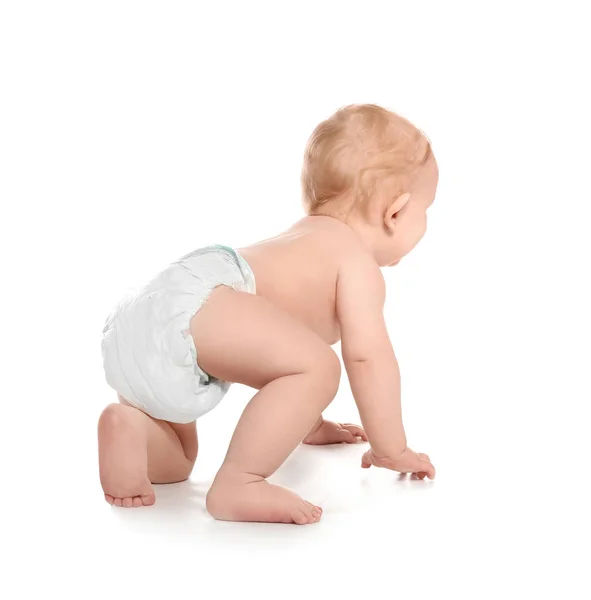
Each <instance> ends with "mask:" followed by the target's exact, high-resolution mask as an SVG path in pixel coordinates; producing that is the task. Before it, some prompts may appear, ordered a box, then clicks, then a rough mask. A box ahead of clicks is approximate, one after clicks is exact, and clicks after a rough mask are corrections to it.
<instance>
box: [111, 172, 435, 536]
mask: <svg viewBox="0 0 591 600" xmlns="http://www.w3.org/2000/svg"><path fill="white" fill-rule="evenodd" d="M436 184H437V169H436V165H435V163H434V161H432V165H430V166H429V168H428V169H426V170H425V174H424V177H423V178H422V180H421V182H420V184H419V185H418V186H417V188H416V190H415V191H414V193H413V194H410V193H408V194H404V195H402V196H397V197H394V198H392V200H391V202H390V203H389V204H387V206H386V210H385V211H382V210H380V212H379V213H378V212H377V211H376V215H377V217H376V215H374V217H372V218H369V219H368V218H366V217H362V216H361V214H358V213H355V212H353V213H352V214H351V216H350V217H349V218H348V219H347V221H346V222H344V221H343V220H341V219H338V218H335V217H333V216H327V215H317V216H308V217H305V218H304V219H302V220H301V221H299V222H298V223H296V224H295V225H294V226H293V227H291V228H290V229H288V230H287V231H286V232H284V233H283V234H281V235H279V236H277V237H275V238H272V239H269V240H265V241H263V242H260V243H258V244H254V245H252V246H248V247H245V248H241V249H239V250H238V251H239V252H240V253H241V255H242V256H243V257H244V258H245V259H246V260H247V262H248V263H249V264H250V266H251V268H252V269H253V271H254V274H255V278H256V283H257V294H256V295H253V294H246V293H242V292H237V291H235V290H232V289H230V288H227V287H223V286H220V287H218V288H216V289H215V290H214V291H213V293H212V294H211V296H210V298H209V299H208V301H207V302H206V303H205V305H204V306H203V307H202V308H201V310H199V311H198V312H197V313H196V314H195V315H194V317H193V318H192V320H191V323H190V331H191V335H192V337H193V340H194V342H195V346H196V348H197V355H198V361H199V365H200V366H201V368H202V369H204V370H205V371H206V372H208V373H210V374H211V375H212V376H214V377H217V378H219V379H222V380H226V381H233V382H237V383H243V384H245V385H247V386H250V387H252V388H254V389H256V390H258V392H257V393H256V394H255V395H254V397H253V398H252V400H251V401H250V403H249V404H248V405H247V407H246V409H245V410H244V413H243V414H242V417H241V419H240V421H239V422H238V425H237V427H236V430H235V432H234V435H233V437H232V440H231V443H230V446H229V449H228V452H227V455H226V458H225V460H224V463H223V465H222V467H221V468H220V470H219V472H218V474H217V476H216V478H215V480H214V482H213V485H212V487H211V489H210V491H209V493H208V495H207V508H208V511H209V512H210V514H211V515H212V516H214V517H215V518H217V519H221V520H231V521H267V522H284V523H296V524H302V525H303V524H310V523H314V522H317V521H318V520H320V518H321V515H322V509H321V508H320V507H318V506H316V505H314V504H312V503H310V502H307V501H306V500H303V499H302V498H300V497H299V496H297V494H295V493H294V492H292V491H291V490H287V489H285V488H283V487H280V486H276V485H272V484H270V483H268V482H267V481H266V479H267V478H268V477H270V476H271V475H272V474H273V473H274V472H275V471H276V470H277V469H278V468H279V467H280V466H281V465H282V464H283V462H284V461H285V460H286V458H287V457H288V456H289V455H290V454H291V452H292V451H293V450H294V449H295V447H296V446H297V445H298V444H299V443H300V442H302V441H304V442H305V443H309V444H329V443H340V442H346V443H354V442H356V441H357V440H358V439H361V440H368V441H369V442H370V445H371V449H370V450H368V451H367V452H366V453H365V454H364V456H363V459H362V466H363V467H364V468H368V467H370V466H376V467H382V468H388V469H391V470H395V471H399V472H408V473H416V474H417V475H418V476H419V477H420V478H423V477H425V476H427V477H429V478H431V479H432V478H434V476H435V469H434V467H433V465H432V463H431V462H430V460H429V457H428V456H427V455H426V454H418V453H415V452H413V451H412V450H410V449H409V448H408V447H407V443H406V436H405V432H404V427H403V424H402V415H401V404H400V375H399V370H398V364H397V361H396V357H395V355H394V351H393V349H392V346H391V343H390V340H389V337H388V332H387V329H386V326H385V321H384V317H383V312H382V311H383V305H384V299H385V284H384V279H383V276H382V274H381V272H380V267H383V266H387V265H393V264H397V263H398V262H399V260H400V259H401V258H402V257H403V256H404V255H405V254H407V253H408V252H410V250H411V249H412V248H413V247H414V246H415V245H416V243H418V241H419V240H420V238H421V237H422V235H423V233H424V230H425V227H426V217H425V214H426V211H427V208H428V207H429V206H430V204H431V203H432V202H433V197H434V193H435V187H436ZM411 198H412V200H411ZM372 219H373V220H372ZM339 339H340V340H341V348H342V354H343V362H344V365H345V368H346V370H347V375H348V377H349V380H350V383H351V389H352V391H353V395H354V397H355V401H356V403H357V406H358V409H359V413H360V417H361V421H362V423H363V428H361V427H359V426H356V425H350V424H344V425H340V424H338V423H332V422H328V421H324V420H323V419H322V416H321V415H322V412H323V410H324V409H325V408H326V407H327V406H328V404H329V403H330V402H331V401H332V399H333V398H334V395H335V393H336V391H337V388H338V385H339V380H340V375H341V372H340V362H339V360H338V358H337V356H336V355H335V354H334V352H333V350H332V349H331V347H330V346H331V345H332V344H334V343H335V342H337V341H338V340H339ZM134 411H135V412H134ZM196 455H197V437H196V431H195V427H194V424H191V425H190V426H186V425H175V424H174V423H168V422H165V421H156V420H154V419H152V418H151V417H149V416H148V415H145V414H144V413H141V412H140V411H138V410H136V409H134V408H133V407H130V406H126V405H125V404H121V405H110V406H109V407H107V409H106V410H105V412H104V413H103V415H102V416H101V420H100V422H99V458H100V472H101V482H102V484H103V490H104V492H105V497H106V499H107V501H109V502H112V503H114V504H116V505H118V506H119V505H120V506H125V507H128V506H141V505H149V504H151V503H153V501H154V493H153V490H152V488H151V485H150V482H152V483H170V482H174V481H180V480H182V479H186V478H187V477H188V476H189V474H190V472H191V469H192V467H193V463H194V461H195V457H196ZM122 456H124V457H125V461H124V462H118V461H119V457H122Z"/></svg>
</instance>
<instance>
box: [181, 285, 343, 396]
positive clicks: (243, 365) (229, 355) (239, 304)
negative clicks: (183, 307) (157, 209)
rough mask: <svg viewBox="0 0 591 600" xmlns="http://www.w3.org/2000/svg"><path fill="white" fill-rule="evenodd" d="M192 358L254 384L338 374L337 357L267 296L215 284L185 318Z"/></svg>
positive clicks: (210, 370) (215, 374)
mask: <svg viewBox="0 0 591 600" xmlns="http://www.w3.org/2000/svg"><path fill="white" fill-rule="evenodd" d="M190 330H191V335H192V336H193V341H194V342H195V348H196V350H197V362H198V363H199V366H200V367H201V368H202V369H203V370H204V371H205V372H206V373H209V374H210V375H212V376H213V377H216V378H218V379H222V380H224V381H232V382H236V383H242V384H244V385H248V386H250V387H253V388H256V389H260V388H262V387H263V386H265V385H266V384H267V383H269V382H270V381H273V380H275V379H277V378H279V377H284V376H286V375H291V374H296V373H303V372H307V371H310V370H322V372H323V373H324V374H325V376H326V377H330V376H331V375H335V374H337V373H340V363H339V359H338V357H337V356H336V354H335V353H334V351H333V350H332V348H331V347H330V346H329V345H328V344H327V343H326V342H324V341H323V340H322V339H321V338H320V337H319V336H318V335H317V334H316V333H314V332H313V331H311V330H310V329H308V328H307V327H305V326H304V325H303V324H302V323H300V322H299V321H297V320H296V319H295V318H293V317H292V316H291V315H289V314H287V313H286V312H284V311H282V310H281V309H279V308H278V307H276V306H275V305H273V304H272V303H271V302H269V301H268V300H266V299H264V298H262V297H260V296H255V295H254V294H248V293H245V292H238V291H236V290H233V289H231V288H229V287H226V286H219V287H217V288H216V289H215V290H214V291H213V292H212V294H211V296H210V297H209V299H208V300H207V302H206V303H205V305H204V306H203V307H202V308H201V309H200V310H199V311H198V312H197V313H196V315H195V316H194V317H193V318H192V319H191V326H190Z"/></svg>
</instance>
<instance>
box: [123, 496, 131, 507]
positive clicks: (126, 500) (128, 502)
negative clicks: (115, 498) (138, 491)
mask: <svg viewBox="0 0 591 600" xmlns="http://www.w3.org/2000/svg"><path fill="white" fill-rule="evenodd" d="M122 504H123V508H131V507H132V506H133V498H123V503H122Z"/></svg>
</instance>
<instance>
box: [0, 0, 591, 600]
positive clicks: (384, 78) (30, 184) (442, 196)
mask: <svg viewBox="0 0 591 600" xmlns="http://www.w3.org/2000/svg"><path fill="white" fill-rule="evenodd" d="M584 7H585V3H583V2H560V3H559V2H536V3H534V2H531V3H529V2H506V3H502V2H501V3H499V2H495V3H480V2H465V3H462V2H421V3H411V2H370V1H364V2H356V3H346V2H342V3H341V2H339V3H337V2H316V3H311V2H310V3H306V2H299V3H290V4H289V5H288V4H287V3H283V2H275V3H271V2H268V3H263V2H252V1H251V2H244V3H242V2H235V3H228V2H216V3H205V2H147V1H146V2H125V1H117V2H112V1H103V2H81V1H78V2H73V1H72V2H57V1H56V2H37V3H34V2H27V1H24V0H23V1H17V0H14V1H6V2H3V3H2V5H1V8H0V85H1V94H0V104H1V110H0V197H1V202H2V204H1V206H2V212H1V214H2V217H1V220H0V234H1V235H0V244H1V245H2V247H1V258H0V260H1V261H2V263H1V267H2V290H3V291H2V295H1V298H2V300H1V302H2V332H1V338H2V341H1V344H2V384H3V386H2V395H3V402H2V421H1V422H2V427H1V431H2V433H1V435H0V444H1V446H2V448H1V457H2V458H1V459H2V479H1V481H2V482H1V484H0V485H1V486H2V495H1V499H0V502H1V503H2V521H3V525H2V533H1V534H0V537H1V539H2V546H4V549H5V551H7V552H8V561H7V559H6V557H7V555H6V554H5V558H4V559H3V566H2V570H3V571H5V576H4V577H3V578H2V583H1V584H0V585H1V586H6V591H7V593H8V595H6V593H3V594H2V596H3V597H5V598H21V597H23V598H25V597H26V598H30V597H33V596H35V597H44V596H45V595H47V594H49V595H51V596H53V595H54V594H55V595H59V596H60V597H63V598H79V597H93V598H94V597H101V598H108V597H114V598H131V597H141V598H174V597H176V596H178V595H179V594H181V593H182V594H190V595H191V597H200V598H203V597H207V598H222V597H225V596H226V595H227V594H228V595H229V594H235V595H236V596H234V597H251V596H255V595H256V596H258V597H260V598H284V597H287V598H292V597H293V598H299V597H302V596H304V597H306V598H312V599H315V598H320V597H324V596H329V595H330V596H331V597H336V596H345V597H346V596H353V595H354V596H360V595H363V597H366V598H371V597H376V598H383V597H399V598H405V599H411V598H441V597H447V596H448V595H449V596H450V597H455V598H470V599H471V598H498V597H503V598H522V597H524V596H525V597H534V596H536V597H539V596H541V597H554V598H556V597H564V598H569V599H570V598H589V594H590V593H591V591H590V588H589V583H588V578H586V577H584V574H583V569H586V568H588V566H589V533H590V529H589V525H590V523H589V491H588V490H589V487H588V464H589V458H590V452H589V450H590V446H589V433H588V430H589V427H590V421H589V416H590V414H591V411H590V410H589V402H590V400H591V384H590V382H589V379H590V375H591V373H590V368H589V365H590V364H591V351H590V339H591V324H590V318H589V306H591V302H590V300H591V296H590V293H589V283H590V282H589V279H590V267H589V265H590V261H591V243H590V237H589V218H590V217H591V209H590V202H591V194H590V191H589V177H588V173H589V165H590V161H591V151H590V149H589V135H590V133H591V119H590V116H589V114H590V113H589V106H591V97H590V94H589V61H588V58H586V56H585V55H587V56H588V55H589V53H590V52H591V47H590V46H591V44H590V42H589V33H588V22H586V20H585V18H584V14H585V12H584V11H585V8H584ZM362 102H375V103H378V104H382V105H384V106H386V107H388V108H391V109H393V110H396V111H398V112H400V113H401V114H403V115H404V116H406V117H407V118H409V119H410V120H412V121H413V122H415V123H416V125H417V126H419V127H420V128H421V129H423V130H424V131H425V132H426V133H427V135H428V136H429V137H430V139H431V140H432V143H433V148H434V151H435V153H436V156H437V158H438V161H439V166H440V172H441V179H440V187H439V191H438V196H437V200H436V202H435V204H434V206H433V207H432V209H431V210H430V217H429V218H430V223H429V231H428V233H427V236H426V238H425V239H424V241H423V242H422V243H421V245H420V246H419V247H418V249H417V250H416V251H415V252H414V253H413V254H412V255H411V256H409V257H408V258H407V259H405V260H404V261H403V263H402V264H401V265H400V266H399V267H396V268H393V269H390V270H387V271H386V277H387V281H388V286H389V299H388V302H387V307H386V314H387V321H388V325H389V329H390V332H391V337H392V340H393V343H394V345H395V349H396V352H397V354H398V356H399V360H400V364H401V369H402V373H403V407H404V414H405V424H406V427H407V432H408V437H409V442H410V444H411V446H412V447H413V448H416V450H418V451H422V452H428V453H429V454H430V456H431V458H432V460H433V462H434V464H435V466H436V467H437V469H438V475H437V479H436V480H435V481H434V482H433V483H430V482H420V481H411V480H408V479H399V478H398V477H397V475H396V474H393V473H390V472H387V471H378V470H376V469H371V470H369V471H362V470H361V469H360V468H359V463H360V458H361V454H362V452H363V450H364V449H365V446H356V447H333V448H324V449H323V448H307V447H303V448H300V449H298V450H296V452H295V453H294V455H292V457H291V458H290V459H289V460H288V462H287V463H286V464H285V466H284V467H283V469H282V470H281V471H280V472H279V473H278V474H277V476H276V477H275V480H276V481H278V482H280V483H282V484H285V485H288V486H291V487H293V488H294V489H296V490H297V491H298V492H300V493H301V494H303V495H304V496H306V497H308V498H309V499H310V500H312V501H314V502H316V503H319V504H321V505H322V506H323V507H324V518H323V521H322V522H321V523H320V524H318V525H314V526H309V527H297V526H284V525H259V524H231V523H220V522H216V521H214V520H212V519H211V518H210V517H209V516H208V515H207V513H206V512H205V501H204V498H205V493H206V490H207V487H208V485H209V483H210V482H211V480H212V478H213V476H214V474H215V471H216V468H217V467H218V466H219V464H220V462H221V460H222V458H223V455H224V452H225V449H226V447H227V443H228V441H229V437H230V435H231V433H232V429H233V426H234V425H235V423H236V421H237V419H238V417H239V415H240V412H241V410H242V408H243V407H244V405H245V404H246V402H247V401H248V398H249V394H250V393H251V391H250V390H248V389H247V388H242V387H240V386H234V387H233V388H232V390H231V392H230V393H229V395H228V396H227V397H226V399H225V400H224V402H223V403H222V404H221V405H220V407H219V408H217V409H216V410H215V411H213V412H212V413H210V414H208V415H207V416H205V417H204V418H203V419H202V420H201V421H200V422H199V434H200V442H201V450H200V455H199V458H198V461H197V465H196V468H195V471H194V474H193V475H192V477H191V479H190V480H189V481H188V482H185V483H182V484H177V485H172V486H160V487H158V488H157V490H156V492H157V504H156V505H155V506H154V507H152V508H149V509H138V510H124V509H115V508H111V507H109V506H108V505H107V504H106V503H105V502H104V501H103V498H102V494H101V490H100V486H99V482H98V472H97V449H96V421H97V418H98V416H99V414H100V411H101V410H102V408H103V406H104V405H105V404H107V403H108V402H111V401H113V400H114V399H115V393H114V392H113V391H112V390H111V389H110V388H109V387H108V386H107V384H106V382H105V381H104V376H103V372H102V363H101V354H100V339H101V333H102V326H103V323H104V320H105V318H106V316H107V314H108V313H109V311H110V310H111V308H112V306H113V305H114V304H115V303H116V302H117V301H118V299H119V298H120V297H121V295H122V294H123V293H124V292H125V291H126V290H127V289H128V288H131V287H133V286H135V285H139V284H141V283H143V282H144V281H145V280H146V278H148V277H151V276H152V275H153V274H155V273H156V272H157V271H158V270H159V269H161V268H162V267H164V266H166V264H168V263H169V262H170V261H173V260H176V259H177V258H178V257H179V256H181V255H182V254H184V253H186V252H189V251H190V250H192V249H195V248H197V247H200V246H203V245H205V244H209V243H215V242H218V243H222V244H227V245H234V246H240V245H244V244H247V243H250V242H254V241H257V240H260V239H262V238H264V237H266V236H269V235H273V234H275V233H278V232H279V231H281V230H282V229H284V228H286V227H287V226H288V225H289V224H290V223H291V222H293V221H294V220H296V219H298V218H299V217H300V216H301V214H302V209H301V207H300V203H299V169H300V166H301V158H302V154H303V149H304V145H305V142H306V139H307V138H308V136H309V134H310V133H311V131H312V129H313V128H314V126H315V125H316V124H317V123H318V122H319V121H320V120H322V119H324V118H326V117H328V116H329V115H330V114H332V112H334V111H335V110H336V109H337V108H339V107H340V106H343V105H345V104H349V103H362ZM327 414H328V416H329V417H332V418H335V419H339V420H353V421H355V420H357V417H356V411H355V406H354V403H353V400H352V398H351V395H350V392H349V389H348V386H347V384H346V381H344V382H343V385H342V387H341V390H340V393H339V396H338V397H337V399H336V400H335V402H334V404H333V405H332V406H331V407H330V408H329V410H328V411H327ZM0 591H2V590H0ZM238 594H240V596H237V595H238Z"/></svg>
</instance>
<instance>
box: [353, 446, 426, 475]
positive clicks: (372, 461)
mask: <svg viewBox="0 0 591 600" xmlns="http://www.w3.org/2000/svg"><path fill="white" fill-rule="evenodd" d="M372 465H373V466H374V467H382V468H384V469H390V470H392V471H398V472H399V473H415V474H416V475H417V477H418V478H419V479H425V477H428V478H429V479H435V467H434V466H433V465H432V464H431V460H430V459H429V457H428V456H427V455H426V454H420V453H417V452H413V451H412V450H411V449H410V448H406V449H405V450H404V451H403V452H402V454H400V455H399V456H398V457H396V458H379V457H377V456H376V455H375V454H374V451H373V450H368V451H367V452H366V453H365V454H364V455H363V458H362V459H361V466H362V468H364V469H369V467H371V466H372Z"/></svg>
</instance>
